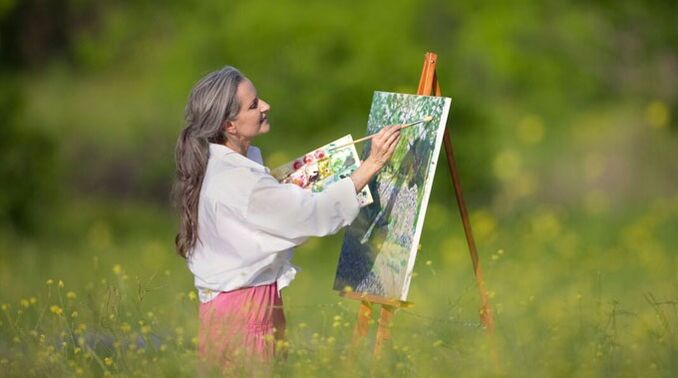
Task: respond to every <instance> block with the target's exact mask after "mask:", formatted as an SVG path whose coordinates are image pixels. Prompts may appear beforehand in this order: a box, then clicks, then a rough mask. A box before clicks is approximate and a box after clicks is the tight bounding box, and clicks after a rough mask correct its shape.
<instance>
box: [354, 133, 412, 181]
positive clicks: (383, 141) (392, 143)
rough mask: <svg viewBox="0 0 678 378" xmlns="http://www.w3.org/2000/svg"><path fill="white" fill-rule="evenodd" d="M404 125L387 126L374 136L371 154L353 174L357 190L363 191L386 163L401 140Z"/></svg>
mask: <svg viewBox="0 0 678 378" xmlns="http://www.w3.org/2000/svg"><path fill="white" fill-rule="evenodd" d="M400 129H402V125H394V126H386V127H384V128H382V129H381V130H380V131H379V132H378V133H377V135H375V136H374V138H372V148H371V151H370V156H369V157H368V158H367V159H365V161H364V162H363V163H362V164H361V165H360V167H358V169H356V170H355V172H353V174H352V175H351V180H352V181H353V185H354V186H355V191H356V192H359V191H361V190H362V189H363V188H364V187H365V185H367V183H369V182H370V180H372V178H373V177H374V176H375V175H376V174H377V173H378V172H379V170H380V169H381V168H383V167H384V165H386V163H387V162H388V160H389V159H390V158H391V156H392V155H393V151H395V148H396V146H397V145H398V141H399V140H400Z"/></svg>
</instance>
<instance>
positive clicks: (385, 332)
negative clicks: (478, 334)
mask: <svg viewBox="0 0 678 378" xmlns="http://www.w3.org/2000/svg"><path fill="white" fill-rule="evenodd" d="M437 59H438V55H436V54H435V53H432V52H428V53H426V56H425V58H424V68H423V69H422V71H421V78H420V79H419V87H418V89H417V94H418V95H424V96H432V95H435V96H440V95H441V93H440V85H439V84H438V77H437V74H436V63H437ZM443 145H444V146H445V155H446V156H447V166H448V168H449V170H450V176H451V177H452V184H453V185H454V194H455V197H456V199H457V205H458V206H459V212H460V214H461V220H462V223H463V225H464V234H465V235H466V242H467V244H468V248H469V252H470V254H471V261H472V263H473V273H474V275H475V278H476V283H477V285H478V290H479V291H480V298H481V302H482V303H481V308H480V320H481V322H482V324H483V326H484V327H485V331H486V332H487V333H488V334H492V333H493V331H494V320H493V318H492V312H491V309H490V300H489V297H488V295H487V290H486V289H485V283H484V281H483V273H482V271H481V269H480V260H479V259H478V251H477V250H476V243H475V240H474V239H473V232H472V230H471V223H470V222H469V218H468V212H467V211H466V204H465V203H464V197H463V195H462V192H461V184H460V183H459V175H458V174H457V165H456V163H455V160H454V154H453V153H452V140H451V139H450V131H449V129H448V128H447V127H446V128H445V134H444V137H443ZM340 295H342V296H344V297H346V298H351V299H356V300H359V301H360V308H359V309H358V322H357V323H356V326H355V329H354V332H353V346H354V347H355V346H357V344H358V343H359V342H360V341H361V340H362V339H363V338H365V336H367V332H368V331H369V325H370V320H371V318H372V308H373V306H374V304H380V305H381V313H380V314H379V323H378V328H377V339H376V342H375V344H374V356H375V357H379V356H380V355H381V350H382V348H383V346H384V344H385V343H386V342H387V341H388V340H389V339H390V338H391V332H390V323H391V318H392V317H393V313H394V311H395V309H396V308H400V307H405V306H407V305H408V302H404V301H400V300H397V299H388V298H383V297H380V296H376V295H369V294H365V293H356V292H340Z"/></svg>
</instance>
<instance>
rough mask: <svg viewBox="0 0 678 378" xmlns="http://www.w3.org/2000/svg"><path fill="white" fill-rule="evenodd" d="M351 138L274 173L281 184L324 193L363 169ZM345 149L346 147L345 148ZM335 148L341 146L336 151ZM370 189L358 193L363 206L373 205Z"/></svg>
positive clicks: (310, 154) (341, 139)
mask: <svg viewBox="0 0 678 378" xmlns="http://www.w3.org/2000/svg"><path fill="white" fill-rule="evenodd" d="M351 142H353V138H352V137H351V135H350V134H349V135H346V136H344V137H341V138H339V139H337V140H335V141H333V142H331V143H329V144H326V145H324V146H322V147H319V148H317V149H315V150H313V151H311V152H309V153H307V154H305V155H304V156H300V157H298V158H297V159H294V160H292V161H290V162H288V163H286V164H283V165H282V166H280V167H278V168H275V169H273V170H272V171H271V175H272V176H273V177H275V178H276V179H277V180H278V181H280V182H281V183H285V184H287V183H292V184H296V185H298V186H300V187H302V188H304V189H308V190H311V191H313V192H321V191H322V190H323V189H325V188H326V187H327V186H328V185H332V183H334V182H337V181H339V180H341V179H343V178H345V177H349V176H350V175H351V174H352V173H353V172H354V171H355V170H356V169H358V167H359V166H360V159H359V157H358V152H357V151H356V149H355V145H348V146H346V145H347V144H349V143H351ZM342 146H344V147H342ZM335 147H341V148H339V149H334V148H335ZM372 201H373V200H372V194H371V193H370V189H369V188H368V187H365V188H364V189H363V190H361V191H360V192H359V193H358V203H359V204H360V206H361V207H364V206H367V205H369V204H371V203H372Z"/></svg>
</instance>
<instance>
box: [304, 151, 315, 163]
mask: <svg viewBox="0 0 678 378" xmlns="http://www.w3.org/2000/svg"><path fill="white" fill-rule="evenodd" d="M313 161H314V160H313V153H310V154H306V156H304V163H306V164H311V163H313Z"/></svg>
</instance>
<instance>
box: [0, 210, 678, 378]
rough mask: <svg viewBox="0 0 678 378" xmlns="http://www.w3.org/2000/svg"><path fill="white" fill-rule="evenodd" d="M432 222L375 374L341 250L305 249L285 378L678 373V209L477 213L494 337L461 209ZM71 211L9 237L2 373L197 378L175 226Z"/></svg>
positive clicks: (192, 313) (312, 244)
mask: <svg viewBox="0 0 678 378" xmlns="http://www.w3.org/2000/svg"><path fill="white" fill-rule="evenodd" d="M431 209H433V210H432V211H431V212H430V213H429V215H428V219H427V223H426V225H427V227H426V228H425V231H424V239H423V240H424V241H423V243H422V249H421V251H420V252H419V253H420V254H421V256H419V257H418V262H417V266H416V268H415V272H416V276H415V278H414V279H413V283H412V288H411V291H410V296H409V298H410V299H411V300H412V301H413V302H414V306H413V307H411V308H406V309H400V310H398V311H397V312H396V314H395V317H394V322H393V324H392V336H393V338H392V340H391V342H390V343H389V344H388V345H387V348H386V349H385V351H384V353H383V356H382V358H381V359H379V360H374V359H373V358H372V357H371V349H372V343H373V340H374V330H375V329H376V325H372V333H371V334H370V336H369V337H368V339H367V340H366V342H365V343H364V344H363V345H362V346H361V347H360V348H359V349H358V351H357V352H356V351H352V350H351V348H350V345H351V342H350V341H351V334H352V329H353V326H354V323H355V322H354V320H355V317H356V312H357V308H358V307H357V303H356V302H354V301H351V300H346V299H340V297H339V296H337V294H336V293H335V292H333V291H332V290H331V289H330V288H331V286H332V281H333V276H334V269H335V267H336V261H337V258H338V251H339V245H340V242H341V235H336V236H332V237H329V238H325V239H312V240H310V241H309V242H308V243H307V244H305V245H304V246H302V247H300V248H299V249H298V251H297V254H296V256H295V262H296V263H297V264H298V265H300V266H301V267H302V269H303V270H304V271H303V272H302V273H301V274H300V275H299V276H298V279H297V280H296V281H295V282H294V283H293V284H292V286H291V287H290V288H288V289H286V290H285V291H284V300H285V311H286V316H287V320H288V339H287V342H288V344H284V345H282V347H283V348H287V349H288V358H287V360H286V361H285V362H280V363H279V364H278V365H277V366H276V370H275V372H276V374H279V375H283V376H306V375H330V376H346V375H356V374H358V375H369V374H374V375H385V374H389V375H390V374H395V375H403V376H410V375H417V376H449V375H451V374H454V375H457V374H460V375H464V376H486V375H494V374H499V375H509V376H523V375H531V376H543V375H564V376H572V375H574V376H590V375H629V376H639V375H642V376H672V375H674V374H675V373H676V372H677V371H678V366H676V364H677V363H676V362H675V356H676V352H677V350H676V342H677V341H678V340H677V338H676V333H675V328H676V326H677V325H678V323H677V320H678V302H676V297H675V293H676V292H677V291H676V283H677V282H676V261H675V255H674V253H672V252H671V251H672V247H671V246H672V245H675V243H676V242H677V241H678V240H676V236H675V233H674V232H673V230H675V229H676V226H677V225H678V224H677V223H678V198H666V199H664V200H657V201H656V202H655V203H653V204H651V205H650V206H647V207H645V208H641V209H638V210H636V211H628V212H626V213H624V214H616V213H613V212H610V213H607V214H601V215H598V218H597V219H598V220H599V222H600V223H599V224H598V225H597V226H596V228H595V229H594V231H592V230H590V227H591V224H590V219H591V217H588V216H585V214H577V213H574V212H568V213H566V214H565V213H562V212H561V213H559V212H558V211H555V210H553V209H550V208H539V209H537V210H535V211H532V212H526V213H525V214H524V215H522V216H521V217H518V218H511V219H509V220H506V219H500V218H498V217H496V216H495V215H494V214H493V212H492V211H490V210H489V209H483V210H480V211H475V212H473V213H472V219H473V225H474V227H475V228H476V230H477V235H478V237H479V245H480V246H481V261H482V263H483V268H484V270H485V275H486V284H487V286H488V288H489V291H490V296H491V301H492V306H493V311H494V316H495V320H496V332H495V335H494V337H493V338H488V337H487V336H486V334H485V332H484V330H483V328H482V327H481V325H480V324H479V317H478V309H479V296H478V293H477V289H476V288H475V284H474V280H473V277H472V275H471V267H470V260H469V258H468V257H467V252H466V250H465V248H464V240H463V234H462V232H461V227H460V225H459V224H458V223H459V222H457V221H456V215H455V214H454V213H453V212H452V210H454V209H445V208H443V206H442V205H440V204H438V203H432V206H431ZM73 211H74V212H76V213H77V215H76V214H71V217H72V218H68V217H66V218H65V219H70V220H69V221H68V222H70V223H71V224H70V225H68V226H62V227H61V228H60V229H59V230H58V232H57V231H54V233H53V234H51V236H46V237H45V239H44V240H43V239H35V240H32V241H31V242H27V241H22V240H18V239H17V238H16V237H12V236H8V237H6V238H3V242H2V260H1V261H2V265H1V268H0V271H1V272H2V278H0V280H1V281H2V286H3V287H4V288H10V290H3V292H2V294H1V297H0V298H1V299H0V303H2V318H1V320H0V364H1V365H2V366H3V367H2V369H3V371H4V372H5V374H7V375H8V376H25V375H30V376H42V375H57V376H71V375H101V374H103V375H121V376H129V375H132V376H136V375H179V376H191V375H193V374H194V372H195V368H196V367H195V342H196V338H195V337H196V332H197V300H196V293H195V292H194V290H193V288H192V286H191V276H190V273H189V272H188V270H187V269H186V268H185V266H184V264H183V261H182V260H181V259H180V258H179V257H178V256H176V255H175V253H174V251H173V250H172V246H171V240H172V237H171V236H172V233H173V227H174V224H173V221H172V218H171V217H169V216H168V215H167V214H166V213H164V211H163V210H159V209H154V208H145V207H144V206H142V205H127V206H123V205H121V206H117V207H110V208H101V207H100V206H99V205H89V206H88V205H81V206H80V207H78V208H74V209H73ZM435 217H442V218H443V219H444V220H448V219H451V220H452V221H448V222H441V221H440V220H439V219H435ZM448 217H449V218H448ZM587 220H588V221H587ZM150 225H153V227H151V226H150ZM69 230H70V231H69ZM77 230H87V231H86V232H85V234H84V235H82V237H80V238H77V237H65V238H64V239H63V240H62V241H61V242H59V241H56V242H53V241H54V240H55V239H57V240H58V238H56V237H55V234H63V235H67V236H68V234H69V232H73V233H75V232H76V231H77ZM601 234H602V235H607V237H606V238H602V239H601V238H600V237H599V236H600V235H601ZM68 240H70V242H68ZM377 314H378V311H375V317H374V319H373V320H375V321H376V316H377Z"/></svg>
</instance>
